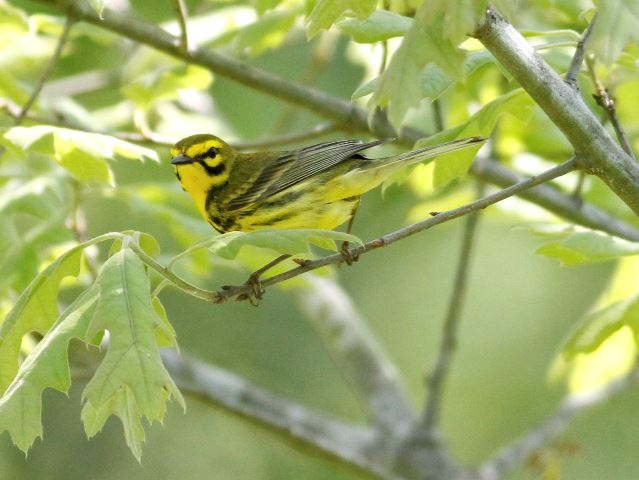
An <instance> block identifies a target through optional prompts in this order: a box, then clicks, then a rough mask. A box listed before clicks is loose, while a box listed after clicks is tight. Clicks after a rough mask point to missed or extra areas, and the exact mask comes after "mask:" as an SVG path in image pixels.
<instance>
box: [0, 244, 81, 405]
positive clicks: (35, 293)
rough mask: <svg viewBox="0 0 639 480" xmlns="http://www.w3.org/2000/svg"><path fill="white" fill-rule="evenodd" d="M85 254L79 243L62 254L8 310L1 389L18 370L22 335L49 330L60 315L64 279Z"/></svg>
mask: <svg viewBox="0 0 639 480" xmlns="http://www.w3.org/2000/svg"><path fill="white" fill-rule="evenodd" d="M81 258H82V251H81V249H80V248H79V247H76V248H73V249H71V250H69V251H68V252H66V253H65V254H63V255H62V256H60V257H59V258H58V259H57V260H56V261H54V262H53V263H52V264H50V265H49V266H48V267H47V268H45V269H44V270H43V271H42V272H41V273H40V274H39V275H38V276H36V277H35V278H34V279H33V281H32V282H31V284H30V285H29V286H28V287H27V289H26V290H25V291H24V292H22V294H21V295H20V297H19V298H18V301H17V302H16V304H15V305H14V307H13V308H12V309H11V311H10V312H9V313H8V314H7V317H6V318H5V320H4V322H3V323H2V327H0V393H1V392H4V391H5V390H6V389H7V387H8V385H9V384H10V383H11V381H12V380H13V379H14V377H15V376H16V372H17V371H18V358H19V352H20V344H21V342H22V337H23V336H24V335H26V334H27V333H29V332H38V333H40V334H41V335H44V334H46V332H47V331H48V330H49V329H50V328H51V326H52V325H53V324H54V323H55V321H56V319H57V318H58V315H59V311H58V303H57V302H58V289H59V288H60V282H62V280H63V279H64V278H65V277H69V276H71V277H76V276H77V275H78V274H79V272H80V260H81ZM1 416H2V415H1V414H0V417H1Z"/></svg>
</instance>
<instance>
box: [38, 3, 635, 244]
mask: <svg viewBox="0 0 639 480" xmlns="http://www.w3.org/2000/svg"><path fill="white" fill-rule="evenodd" d="M38 1H39V2H41V3H46V4H48V5H52V6H54V7H57V8H58V9H60V10H62V11H68V10H70V11H71V12H73V13H74V15H76V16H77V17H78V18H80V19H82V20H85V21H87V22H89V23H93V24H95V25H97V26H98V27H100V28H104V29H107V30H110V31H113V32H116V33H118V34H120V35H123V36H124V37H127V38H130V39H133V40H137V41H139V42H140V43H143V44H145V45H149V46H152V47H154V48H156V49H158V50H160V51H163V52H165V53H167V54H169V55H173V56H176V57H178V58H182V59H183V60H185V61H188V62H193V63H198V64H200V65H202V66H204V67H206V68H209V69H210V70H212V71H214V72H215V73H218V74H220V75H223V76H227V77H229V78H231V79H234V80H236V81H238V82H239V83H241V84H243V85H246V86H249V87H251V88H254V89H256V90H259V91H262V92H265V93H267V94H269V95H273V96H275V97H278V98H281V99H283V100H285V101H288V102H291V103H294V104H297V105H300V106H302V107H303V108H306V109H308V110H311V111H314V112H316V113H319V114H320V115H324V116H327V117H329V118H332V119H333V120H335V121H336V122H337V123H339V124H340V125H349V126H351V128H352V130H354V131H356V130H361V131H369V132H371V133H373V134H375V135H377V136H381V137H387V138H388V137H395V136H396V134H395V132H394V131H393V129H392V128H391V127H390V125H389V123H388V120H387V119H386V117H385V115H384V114H382V113H379V112H378V114H377V115H376V116H375V121H374V126H373V127H369V125H368V122H367V113H366V112H365V111H364V110H362V109H361V108H359V107H357V106H356V105H353V104H351V103H350V102H348V101H346V100H341V99H338V98H335V97H332V96H330V95H328V94H326V93H324V92H322V91H319V90H317V89H314V88H312V87H308V86H303V85H299V84H298V83H296V82H291V81H287V80H284V79H282V78H279V77H277V76H276V75H273V74H271V73H268V72H265V71H263V70H260V69H257V68H255V67H252V66H250V65H247V64H245V63H243V62H240V61H237V60H234V59H232V58H227V57H225V56H223V55H220V54H217V53H215V52H212V51H202V50H198V49H191V51H190V52H189V53H188V54H187V53H184V52H181V51H180V50H179V48H177V47H176V42H175V37H173V36H171V35H169V34H168V33H166V32H165V31H163V30H161V29H159V28H157V27H155V26H153V25H149V24H146V23H141V22H136V21H134V20H131V19H130V18H128V17H125V16H122V15H118V14H117V13H115V12H113V11H110V10H107V11H106V12H105V18H104V19H103V20H101V19H100V18H99V17H98V16H97V14H96V13H95V11H93V10H92V9H91V8H90V7H88V6H87V5H85V4H84V3H83V2H77V3H75V4H74V2H72V1H71V0H38ZM559 80H560V81H561V79H559ZM564 86H566V85H564ZM423 136H424V134H422V133H420V132H417V131H415V130H410V129H404V130H403V131H402V135H401V136H400V137H399V139H398V141H399V142H400V143H402V144H403V145H406V146H409V147H411V146H412V145H413V144H414V143H415V142H416V141H417V140H419V139H420V138H422V137H423ZM497 168H498V167H497ZM472 173H475V174H477V171H476V170H473V171H472ZM493 173H497V174H498V176H497V177H495V178H491V175H492V174H493ZM504 176H507V177H512V175H508V174H507V172H504V171H502V170H499V171H495V169H493V168H491V169H489V170H487V171H484V175H483V176H482V177H481V178H482V179H483V180H485V181H487V182H489V183H494V184H497V185H501V184H502V183H503V180H504ZM500 182H502V183H500ZM527 198H529V199H530V200H531V201H533V202H535V203H537V201H538V200H542V201H543V203H540V205H542V206H543V207H544V208H548V209H550V210H551V211H553V212H554V213H556V214H558V215H561V216H563V217H565V218H567V219H569V220H572V221H577V222H579V220H575V219H579V218H584V219H585V220H586V221H588V222H589V223H587V224H585V225H586V226H589V227H591V228H598V229H601V230H603V231H607V232H610V233H613V234H618V233H615V232H611V231H610V230H608V229H607V228H608V227H609V225H610V224H614V223H616V222H615V219H614V218H612V217H611V216H610V215H606V214H604V213H603V212H601V211H598V210H597V209H596V208H595V209H593V208H590V207H588V206H587V205H584V207H583V210H586V211H588V214H585V215H580V214H579V213H576V214H575V213H574V211H577V212H579V210H580V209H579V208H576V207H579V206H578V205H575V204H574V201H571V200H570V199H569V198H568V197H566V196H562V195H561V194H559V193H557V194H544V195H538V194H530V195H527ZM637 198H638V199H639V196H638V197H637ZM591 214H592V215H591ZM599 222H601V224H599ZM625 231H626V234H619V235H620V236H622V237H624V238H632V239H637V236H636V233H637V231H636V230H635V229H634V228H632V227H629V228H627V229H625Z"/></svg>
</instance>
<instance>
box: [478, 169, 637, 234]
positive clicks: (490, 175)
mask: <svg viewBox="0 0 639 480" xmlns="http://www.w3.org/2000/svg"><path fill="white" fill-rule="evenodd" d="M471 172H472V173H473V175H475V176H476V177H477V178H480V179H482V180H484V181H486V182H490V183H492V184H494V185H498V186H500V187H504V188H505V187H509V186H511V185H514V184H516V183H519V182H523V181H524V180H525V179H526V177H524V176H523V175H521V174H519V173H515V172H513V171H511V170H509V169H507V168H506V167H504V166H503V165H500V164H499V163H497V162H495V161H491V160H490V159H488V158H481V157H477V158H475V162H474V163H473V166H472V167H471ZM517 195H518V196H519V197H521V198H523V199H525V200H528V201H529V202H533V203H535V204H537V205H539V206H541V207H543V208H545V209H546V210H548V211H550V212H552V213H554V214H555V215H558V216H560V217H562V218H564V219H566V220H569V221H571V222H574V223H577V224H579V225H583V226H584V227H588V228H594V229H596V230H601V231H603V232H606V233H609V234H610V235H616V236H618V237H621V238H625V239H627V240H632V241H635V242H637V241H639V230H638V229H637V227H635V226H633V225H630V224H628V223H626V222H624V221H623V220H619V219H618V218H616V217H613V216H611V215H610V214H609V213H608V212H606V211H604V210H601V209H599V208H597V207H595V206H594V205H592V204H589V203H586V202H583V201H582V200H580V199H577V198H575V197H574V196H571V195H566V194H564V193H562V192H561V191H560V190H558V189H556V188H554V187H553V186H552V185H539V186H537V187H535V188H531V189H529V190H522V191H521V192H520V193H518V194H517Z"/></svg>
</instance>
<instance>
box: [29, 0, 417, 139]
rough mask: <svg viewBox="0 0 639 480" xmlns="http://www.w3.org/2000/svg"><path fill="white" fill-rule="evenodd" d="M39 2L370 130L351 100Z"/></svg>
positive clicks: (378, 127) (169, 38)
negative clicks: (185, 49) (184, 49)
mask: <svg viewBox="0 0 639 480" xmlns="http://www.w3.org/2000/svg"><path fill="white" fill-rule="evenodd" d="M38 1H39V2H40V3H45V4H47V5H52V6H54V7H56V8H58V9H59V10H62V11H64V12H67V13H70V14H71V15H73V16H74V17H76V18H79V19H81V20H84V21H86V22H89V23H93V24H94V25H97V26H98V27H101V28H105V29H107V30H110V31H112V32H116V33H118V34H120V35H122V36H124V37H127V38H130V39H132V40H136V41H138V42H140V43H143V44H145V45H149V46H152V47H154V48H156V49H158V50H160V51H163V52H165V53H167V54H169V55H172V56H174V57H177V58H181V59H182V60H185V61H187V62H189V63H191V64H197V65H201V66H203V67H205V68H207V69H209V70H211V71H213V72H215V73H216V74H219V75H223V76H225V77H228V78H230V79H232V80H235V81H236V82H238V83H241V84H243V85H246V86H248V87H250V88H253V89H256V90H259V91H262V92H265V93H267V94H269V95H273V96H275V97H278V98H281V99H283V100H285V101H287V102H290V103H293V104H295V105H300V106H302V107H304V108H306V109H308V110H311V111H313V112H315V113H317V114H318V115H321V116H325V117H328V118H332V119H334V120H336V121H337V122H338V123H341V124H347V125H351V126H352V127H353V129H355V130H362V131H368V130H369V125H368V121H367V120H368V119H367V117H368V115H367V113H366V112H365V111H364V110H362V109H361V108H358V107H357V106H355V105H353V104H351V102H350V101H348V100H343V99H340V98H336V97H333V96H332V95H329V94H327V93H325V92H323V91H321V90H318V89H316V88H313V87H310V86H306V85H301V84H299V83H297V82H291V81H287V80H284V79H282V78H281V77H279V76H277V75H274V74H272V73H270V72H267V71H265V70H261V69H259V68H255V67H252V66H250V65H248V64H246V63H243V62H239V61H237V60H234V59H232V58H230V57H226V56H224V55H221V54H219V53H217V52H214V51H212V50H210V49H199V48H193V47H192V48H191V49H190V50H189V51H183V50H182V49H181V48H180V47H179V45H178V44H179V42H176V41H175V37H174V36H173V35H171V34H169V33H167V32H165V31H164V30H162V29H160V28H158V27H156V26H154V25H151V24H148V23H144V22H139V21H136V20H133V19H131V18H130V17H128V16H125V15H121V14H118V13H117V12H114V11H112V10H106V11H105V12H104V14H103V18H102V19H101V18H100V17H99V16H98V15H97V13H96V12H95V10H93V9H92V8H91V7H90V5H88V4H87V3H86V2H75V1H73V0H38ZM374 123H375V124H374V126H373V127H372V130H373V131H374V132H375V135H378V136H381V137H387V138H390V137H394V136H395V132H394V130H393V128H392V127H391V126H390V124H389V123H388V121H387V120H386V118H385V117H383V116H380V117H379V118H378V119H377V120H376V121H375V122H374ZM418 138H419V137H418ZM414 141H415V140H413V142H412V143H414Z"/></svg>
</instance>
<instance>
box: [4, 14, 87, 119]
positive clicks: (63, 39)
mask: <svg viewBox="0 0 639 480" xmlns="http://www.w3.org/2000/svg"><path fill="white" fill-rule="evenodd" d="M74 23H75V19H74V18H72V17H71V16H70V15H67V19H66V22H65V23H64V29H63V30H62V34H61V35H60V38H58V42H57V43H56V46H55V50H54V51H53V54H52V55H51V58H49V61H48V62H47V66H46V67H45V68H44V71H43V72H42V75H40V78H39V79H38V83H37V84H36V85H35V87H34V88H33V92H31V95H30V96H29V98H28V99H27V101H26V103H25V104H24V106H23V107H22V108H21V109H20V112H19V113H18V115H17V116H16V117H15V124H16V125H20V124H21V123H22V120H23V119H24V117H25V116H26V115H27V113H29V110H30V109H31V107H32V106H33V103H34V102H35V101H36V99H37V98H38V95H40V92H41V91H42V87H44V84H45V83H46V81H47V79H48V78H49V75H51V72H53V69H54V68H55V66H56V64H57V63H58V60H60V55H61V54H62V49H63V48H64V46H65V45H66V43H67V40H68V38H69V32H70V31H71V27H72V26H73V24H74Z"/></svg>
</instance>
